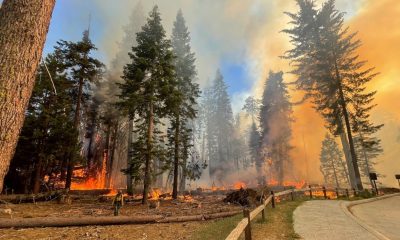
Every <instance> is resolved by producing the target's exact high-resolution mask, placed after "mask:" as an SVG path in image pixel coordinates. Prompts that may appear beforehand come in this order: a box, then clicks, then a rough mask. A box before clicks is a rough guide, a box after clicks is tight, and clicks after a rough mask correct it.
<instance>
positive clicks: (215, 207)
mask: <svg viewBox="0 0 400 240" xmlns="http://www.w3.org/2000/svg"><path fill="white" fill-rule="evenodd" d="M224 197H225V195H209V196H195V197H193V198H189V199H187V198H185V199H183V198H181V199H178V200H160V207H159V208H150V207H148V206H147V205H142V204H141V203H140V202H128V203H126V204H125V205H124V206H123V207H122V209H121V211H120V215H121V216H146V215H162V216H164V217H170V216H190V215H200V214H211V213H220V212H229V211H235V210H240V209H241V207H240V206H236V205H233V204H227V203H224V202H223V201H222V200H223V198H224ZM111 199H112V198H110V199H109V200H107V201H104V200H103V201H100V200H98V198H97V197H94V196H87V197H80V198H79V199H74V200H72V203H71V204H58V203H57V202H55V201H49V202H37V203H36V204H33V203H21V204H7V206H6V207H7V208H9V209H11V210H12V217H13V218H36V217H66V218H67V217H83V216H92V217H97V216H113V211H114V210H113V206H112V204H111ZM0 207H1V206H0ZM1 218H10V216H9V215H6V214H0V219H1Z"/></svg>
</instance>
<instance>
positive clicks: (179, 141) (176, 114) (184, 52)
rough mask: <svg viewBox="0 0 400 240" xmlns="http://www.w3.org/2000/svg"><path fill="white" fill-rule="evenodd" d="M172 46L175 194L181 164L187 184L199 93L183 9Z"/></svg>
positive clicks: (174, 194) (183, 182) (171, 106)
mask: <svg viewBox="0 0 400 240" xmlns="http://www.w3.org/2000/svg"><path fill="white" fill-rule="evenodd" d="M172 49H173V53H174V55H175V57H176V58H175V61H174V65H175V72H176V79H177V82H176V86H175V91H174V92H173V93H172V94H171V95H173V96H172V97H171V98H170V99H169V100H170V101H168V102H167V107H168V108H169V110H170V111H171V113H170V115H171V127H170V129H169V132H170V133H171V134H173V136H171V137H170V144H171V145H173V147H172V149H173V154H172V155H173V156H174V161H173V166H174V168H173V173H174V181H173V190H172V197H173V198H174V199H176V198H177V197H178V177H179V166H181V169H182V171H181V172H182V174H181V175H182V178H181V181H180V182H181V188H180V189H181V190H184V188H185V185H186V184H185V180H186V165H187V160H188V157H189V153H188V152H189V148H190V147H191V146H192V143H191V142H192V131H193V130H192V128H191V127H190V125H192V123H193V119H194V118H195V117H196V110H195V105H196V104H197V98H198V97H199V95H200V90H199V86H198V84H197V83H195V82H194V80H195V78H196V74H197V73H196V67H195V57H194V53H192V51H191V48H190V34H189V31H188V28H187V27H186V23H185V19H184V18H183V14H182V11H181V10H179V11H178V14H177V16H176V20H175V22H174V28H173V29H172Z"/></svg>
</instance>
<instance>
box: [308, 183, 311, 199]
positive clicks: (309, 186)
mask: <svg viewBox="0 0 400 240" xmlns="http://www.w3.org/2000/svg"><path fill="white" fill-rule="evenodd" d="M308 188H310V199H312V189H311V185H308Z"/></svg>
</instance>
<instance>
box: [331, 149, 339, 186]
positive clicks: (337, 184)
mask: <svg viewBox="0 0 400 240" xmlns="http://www.w3.org/2000/svg"><path fill="white" fill-rule="evenodd" d="M333 161H334V160H333V157H332V156H331V165H332V169H333V176H335V182H336V187H337V188H340V185H339V181H338V177H337V172H336V167H335V163H334V162H333Z"/></svg>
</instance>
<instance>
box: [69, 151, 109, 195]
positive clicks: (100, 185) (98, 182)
mask: <svg viewBox="0 0 400 240" xmlns="http://www.w3.org/2000/svg"><path fill="white" fill-rule="evenodd" d="M106 161H107V153H104V155H103V162H102V167H101V171H100V172H99V173H97V176H96V177H91V178H88V179H86V180H85V181H84V182H72V183H71V190H88V189H104V187H105V185H106V171H107V166H106ZM73 175H74V177H79V178H83V177H85V175H86V173H85V170H84V169H83V168H81V169H77V170H74V172H73Z"/></svg>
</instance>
